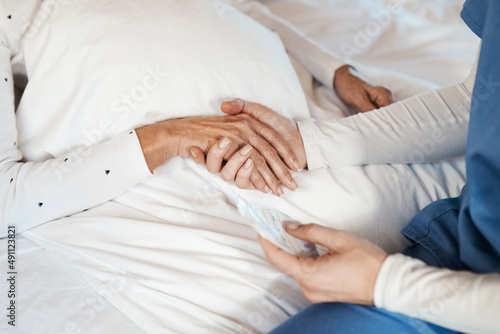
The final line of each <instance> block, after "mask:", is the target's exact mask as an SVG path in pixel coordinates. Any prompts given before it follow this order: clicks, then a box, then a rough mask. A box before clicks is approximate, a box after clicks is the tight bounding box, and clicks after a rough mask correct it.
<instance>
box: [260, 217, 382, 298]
mask: <svg viewBox="0 0 500 334" xmlns="http://www.w3.org/2000/svg"><path fill="white" fill-rule="evenodd" d="M286 230H287V232H288V233H289V234H290V235H292V236H294V237H296V238H299V239H301V240H305V241H309V242H312V243H316V244H320V245H323V246H325V247H326V248H328V253H326V254H324V255H322V256H320V257H318V258H316V259H313V258H304V257H298V256H294V255H291V254H289V253H287V252H285V251H283V250H282V249H280V248H278V247H276V246H275V245H274V244H272V243H270V242H269V241H267V240H266V239H263V238H262V237H260V236H259V240H260V242H261V245H262V248H263V249H264V252H265V254H266V257H267V259H268V261H269V263H271V264H272V265H273V266H275V267H276V268H278V269H279V270H281V271H283V272H284V273H286V274H288V275H290V276H292V277H293V278H294V279H295V280H296V281H297V282H298V283H299V285H300V287H301V289H302V291H303V292H304V295H305V296H306V297H307V298H308V299H309V300H310V301H311V302H313V303H323V302H344V303H353V304H361V305H373V303H374V301H373V292H374V288H375V281H376V278H377V275H378V272H379V270H380V267H381V266H382V263H383V262H384V260H385V258H386V257H387V253H385V252H384V251H383V250H382V249H380V248H379V247H377V246H375V245H374V244H372V243H370V242H368V241H367V240H363V239H359V238H357V237H354V236H352V235H350V234H347V233H344V232H341V231H338V230H334V229H329V228H326V227H323V226H319V225H316V224H309V225H297V224H295V223H294V224H291V223H290V224H288V225H287V226H286Z"/></svg>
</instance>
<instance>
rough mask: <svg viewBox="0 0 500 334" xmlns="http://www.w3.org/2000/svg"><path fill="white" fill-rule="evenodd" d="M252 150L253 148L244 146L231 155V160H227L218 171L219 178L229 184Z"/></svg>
mask: <svg viewBox="0 0 500 334" xmlns="http://www.w3.org/2000/svg"><path fill="white" fill-rule="evenodd" d="M226 150H227V149H226ZM252 150H253V147H252V146H251V145H245V146H244V147H243V148H242V149H241V150H239V151H238V152H236V153H235V154H233V155H232V156H231V158H229V160H228V161H227V162H226V164H225V165H224V167H223V168H222V170H221V171H220V176H221V177H222V179H223V180H224V181H228V182H231V181H234V180H235V179H236V175H237V173H238V171H239V170H240V168H241V167H242V166H243V164H244V163H245V162H246V161H247V160H248V158H249V154H250V152H252ZM224 151H225V150H224Z"/></svg>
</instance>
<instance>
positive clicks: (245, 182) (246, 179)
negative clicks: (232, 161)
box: [234, 159, 255, 189]
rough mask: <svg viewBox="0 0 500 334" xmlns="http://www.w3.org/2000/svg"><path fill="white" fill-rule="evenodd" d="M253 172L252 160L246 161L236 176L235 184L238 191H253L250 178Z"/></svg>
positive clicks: (253, 187)
mask: <svg viewBox="0 0 500 334" xmlns="http://www.w3.org/2000/svg"><path fill="white" fill-rule="evenodd" d="M252 172H253V160H252V159H248V160H247V161H245V164H244V165H243V166H242V167H241V168H240V169H239V170H238V172H237V174H236V179H235V181H234V182H235V184H236V186H237V187H238V188H240V189H255V186H254V185H253V183H252V181H250V176H251V175H252Z"/></svg>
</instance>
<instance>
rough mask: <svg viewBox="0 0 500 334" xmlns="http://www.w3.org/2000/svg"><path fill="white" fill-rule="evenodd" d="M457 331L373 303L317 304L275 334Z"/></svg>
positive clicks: (451, 333) (448, 333) (438, 333)
mask: <svg viewBox="0 0 500 334" xmlns="http://www.w3.org/2000/svg"><path fill="white" fill-rule="evenodd" d="M293 333H300V334H306V333H307V334H308V333H311V334H326V333H329V334H330V333H339V334H455V333H457V332H455V331H452V330H449V329H445V328H443V327H439V326H436V325H433V324H431V323H428V322H425V321H422V320H418V319H414V318H410V317H407V316H405V315H402V314H399V313H393V312H389V311H385V310H383V309H379V308H376V307H371V306H359V305H352V304H341V303H325V304H314V305H311V306H309V307H307V308H306V309H305V310H303V311H301V312H299V313H297V314H296V315H295V316H293V317H292V318H290V319H289V320H288V321H286V322H285V323H283V324H282V325H280V326H279V327H278V328H276V329H275V330H273V331H272V332H271V334H293Z"/></svg>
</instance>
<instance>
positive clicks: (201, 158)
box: [189, 146, 205, 165]
mask: <svg viewBox="0 0 500 334" xmlns="http://www.w3.org/2000/svg"><path fill="white" fill-rule="evenodd" d="M189 153H190V154H191V158H192V159H193V160H194V162H196V163H197V164H199V165H204V164H205V153H204V152H203V150H202V149H201V148H199V147H198V146H193V147H191V148H190V149H189Z"/></svg>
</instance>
